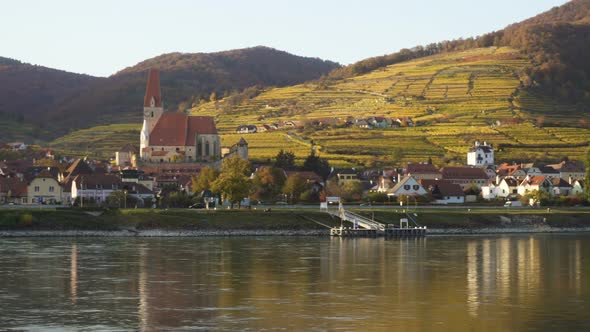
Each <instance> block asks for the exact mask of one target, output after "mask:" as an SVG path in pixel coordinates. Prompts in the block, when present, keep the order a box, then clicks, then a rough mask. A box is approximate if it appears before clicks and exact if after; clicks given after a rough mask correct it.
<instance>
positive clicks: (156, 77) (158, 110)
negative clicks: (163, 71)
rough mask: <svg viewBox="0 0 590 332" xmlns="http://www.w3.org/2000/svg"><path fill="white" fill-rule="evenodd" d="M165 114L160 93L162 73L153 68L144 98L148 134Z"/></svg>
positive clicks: (144, 116) (144, 115)
mask: <svg viewBox="0 0 590 332" xmlns="http://www.w3.org/2000/svg"><path fill="white" fill-rule="evenodd" d="M162 113H164V106H163V103H162V93H161V91H160V72H159V71H158V69H155V68H151V69H150V70H149V72H148V80H147V85H146V88H145V96H144V97H143V119H144V120H145V121H146V122H147V132H148V135H149V133H151V132H152V130H153V129H154V127H155V126H156V123H158V120H159V119H160V116H161V115H162Z"/></svg>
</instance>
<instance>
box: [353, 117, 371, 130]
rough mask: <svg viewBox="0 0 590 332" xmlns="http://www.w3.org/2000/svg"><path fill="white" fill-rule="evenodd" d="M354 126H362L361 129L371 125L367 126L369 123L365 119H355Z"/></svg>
mask: <svg viewBox="0 0 590 332" xmlns="http://www.w3.org/2000/svg"><path fill="white" fill-rule="evenodd" d="M354 126H355V127H357V128H363V129H368V128H370V127H371V126H369V123H368V122H367V120H365V119H356V120H355V122H354Z"/></svg>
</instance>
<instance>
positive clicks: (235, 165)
mask: <svg viewBox="0 0 590 332" xmlns="http://www.w3.org/2000/svg"><path fill="white" fill-rule="evenodd" d="M250 172H251V165H250V163H249V162H248V161H247V160H244V159H242V158H240V157H238V156H233V157H230V158H227V159H225V160H224V161H223V163H222V164H221V174H220V175H219V177H218V178H217V179H216V180H215V181H214V182H213V184H212V186H211V189H212V190H213V191H214V192H216V193H220V194H221V195H222V198H223V199H224V200H228V201H229V202H230V204H231V207H232V208H233V207H234V204H235V203H237V204H238V208H239V207H240V201H241V200H242V199H244V198H246V197H248V195H250V193H251V189H252V181H250Z"/></svg>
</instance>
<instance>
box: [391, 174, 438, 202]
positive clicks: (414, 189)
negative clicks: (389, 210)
mask: <svg viewBox="0 0 590 332" xmlns="http://www.w3.org/2000/svg"><path fill="white" fill-rule="evenodd" d="M427 193H428V192H427V191H426V189H424V187H422V185H421V184H420V183H419V182H418V180H417V179H416V178H414V177H413V176H411V175H406V176H404V177H403V178H402V179H401V180H400V181H399V182H398V183H397V184H396V185H395V186H394V187H393V188H391V189H390V190H389V191H387V195H388V196H396V197H399V196H401V195H405V196H422V195H426V194H427Z"/></svg>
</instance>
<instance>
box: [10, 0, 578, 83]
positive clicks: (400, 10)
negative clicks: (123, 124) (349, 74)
mask: <svg viewBox="0 0 590 332" xmlns="http://www.w3.org/2000/svg"><path fill="white" fill-rule="evenodd" d="M566 2H567V1H565V0H494V1H490V0H409V1H398V0H357V1H349V0H340V1H332V0H241V1H238V0H192V1H191V0H160V1H156V0H51V1H48V0H18V1H3V2H2V6H0V56H2V57H8V58H13V59H17V60H20V61H23V62H28V63H32V64H37V65H42V66H46V67H51V68H57V69H62V70H67V71H71V72H76V73H85V74H90V75H94V76H109V75H112V74H114V73H116V72H117V71H119V70H122V69H124V68H125V67H128V66H133V65H135V64H136V63H138V62H140V61H143V60H145V59H148V58H151V57H154V56H157V55H160V54H163V53H170V52H185V53H193V52H216V51H224V50H230V49H236V48H244V47H252V46H258V45H264V46H269V47H273V48H276V49H280V50H284V51H287V52H290V53H293V54H297V55H302V56H309V57H318V58H322V59H327V60H332V61H336V62H339V63H341V64H344V65H346V64H350V63H353V62H356V61H359V60H362V59H365V58H368V57H372V56H378V55H383V54H389V53H393V52H396V51H398V50H399V49H402V48H406V47H407V48H409V47H413V46H416V45H425V44H428V43H432V42H437V41H442V40H449V39H456V38H460V37H470V36H477V35H481V34H483V33H486V32H491V31H493V30H498V29H502V28H503V27H505V26H506V25H508V24H511V23H514V22H517V21H520V20H523V19H526V18H528V17H531V16H534V15H536V14H539V13H541V12H543V11H546V10H548V9H550V8H552V7H554V6H559V5H562V4H564V3H566Z"/></svg>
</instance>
